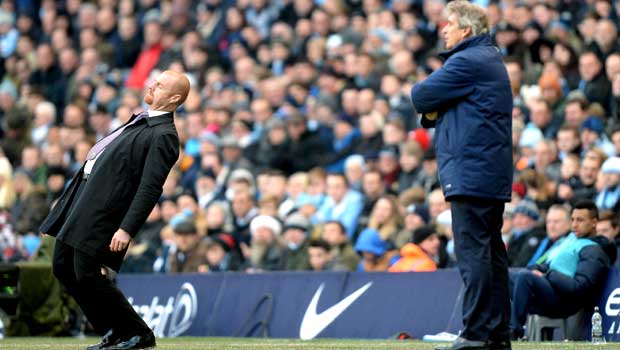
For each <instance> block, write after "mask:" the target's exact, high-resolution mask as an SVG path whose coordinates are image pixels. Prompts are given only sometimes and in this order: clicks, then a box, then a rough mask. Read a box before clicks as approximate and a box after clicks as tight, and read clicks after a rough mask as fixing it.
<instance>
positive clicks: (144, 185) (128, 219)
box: [120, 133, 179, 237]
mask: <svg viewBox="0 0 620 350" xmlns="http://www.w3.org/2000/svg"><path fill="white" fill-rule="evenodd" d="M178 158H179V138H178V137H177V136H176V135H175V134H173V133H167V134H163V135H159V136H157V137H156V138H155V139H154V140H153V141H152V144H151V146H150V147H149V150H148V153H147V155H146V160H145V162H144V171H143V172H142V178H141V179H140V184H139V185H138V190H137V191H136V195H135V197H134V199H133V201H132V202H131V205H130V206H129V209H128V210H127V214H125V218H124V219H123V221H122V222H121V225H120V228H122V229H123V230H125V231H127V232H128V233H129V234H130V235H131V236H132V237H135V235H136V234H137V233H138V230H139V229H140V227H141V226H142V224H144V222H145V221H146V218H147V217H148V216H149V214H150V213H151V210H153V207H154V206H155V204H156V203H157V201H158V200H159V197H160V196H161V193H162V191H163V189H162V186H163V185H164V182H165V181H166V178H167V177H168V173H169V172H170V169H171V168H172V166H173V165H174V163H176V161H177V159H178Z"/></svg>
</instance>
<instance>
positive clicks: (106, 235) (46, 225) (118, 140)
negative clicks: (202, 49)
mask: <svg viewBox="0 0 620 350" xmlns="http://www.w3.org/2000/svg"><path fill="white" fill-rule="evenodd" d="M188 91H189V81H188V80H187V78H186V77H185V76H184V75H183V74H181V73H178V72H175V71H165V72H163V73H162V74H161V75H159V76H158V77H157V79H156V80H155V82H154V83H153V85H151V86H150V87H149V88H148V90H147V92H146V94H145V96H144V102H145V103H146V104H147V105H149V110H148V111H147V112H142V113H140V114H138V115H133V116H132V117H131V119H130V120H129V121H128V122H127V123H126V124H124V125H123V126H121V127H120V128H118V129H117V130H115V131H114V132H112V133H111V134H109V135H108V136H106V137H104V138H103V139H101V140H100V141H99V142H98V143H97V144H95V145H94V146H93V147H92V149H91V150H90V151H89V153H88V160H87V161H86V162H85V164H84V166H83V167H82V168H81V169H80V171H79V172H78V173H77V174H76V176H75V177H74V178H73V180H72V182H71V185H70V186H69V187H68V188H67V189H66V190H65V191H64V193H63V194H62V196H61V197H60V199H59V201H58V203H57V205H56V206H55V207H54V209H53V210H52V211H51V212H50V214H49V216H48V217H47V218H46V219H45V221H44V222H43V225H42V226H41V232H43V233H45V234H49V235H52V236H56V247H55V251H54V259H53V271H54V275H55V276H56V277H57V278H58V280H60V282H61V283H62V284H63V285H64V286H65V287H66V288H67V290H68V292H69V293H70V294H71V295H72V296H73V297H74V298H75V300H76V301H77V303H78V304H79V305H80V307H81V308H82V310H83V311H84V314H86V317H87V318H88V320H89V321H90V323H91V324H92V325H93V327H94V328H95V330H96V331H97V332H98V333H100V334H105V336H104V337H103V339H102V340H101V342H100V343H99V344H96V345H93V346H89V347H88V348H87V349H88V350H95V349H144V348H153V347H155V337H154V335H153V332H151V330H150V329H149V327H148V326H147V325H146V323H144V321H143V320H142V319H141V318H140V316H139V315H138V314H137V313H136V312H135V311H134V310H133V308H132V306H131V305H130V304H129V303H128V302H127V299H125V296H124V295H123V294H122V293H121V291H120V290H119V289H118V288H116V286H114V284H112V282H110V281H109V280H108V279H107V278H106V277H105V276H103V275H102V274H101V268H102V266H107V267H109V268H111V269H113V270H115V271H118V270H119V268H120V266H121V263H122V261H123V256H124V255H125V252H126V250H127V246H128V245H129V242H130V240H131V239H132V237H134V236H135V234H136V233H137V232H138V229H139V228H140V227H141V226H142V224H143V223H144V222H145V220H146V218H147V217H148V216H149V213H150V212H151V210H152V209H153V207H154V206H155V203H156V202H157V200H158V199H159V197H160V195H161V192H162V185H163V183H164V181H165V179H166V177H167V176H168V173H169V171H170V169H171V168H172V166H173V165H174V163H175V162H176V160H177V158H178V156H179V138H178V135H177V131H176V129H175V127H174V123H173V120H174V119H173V113H174V111H175V110H176V108H177V107H178V106H179V105H180V104H182V103H183V102H184V101H185V98H186V97H187V94H188Z"/></svg>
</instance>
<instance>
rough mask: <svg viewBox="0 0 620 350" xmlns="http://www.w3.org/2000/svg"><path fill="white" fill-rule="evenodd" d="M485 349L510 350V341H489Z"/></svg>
mask: <svg viewBox="0 0 620 350" xmlns="http://www.w3.org/2000/svg"><path fill="white" fill-rule="evenodd" d="M487 347H488V348H489V350H512V346H511V345H510V340H502V341H494V340H489V343H488V345H487Z"/></svg>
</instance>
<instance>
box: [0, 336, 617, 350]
mask: <svg viewBox="0 0 620 350" xmlns="http://www.w3.org/2000/svg"><path fill="white" fill-rule="evenodd" d="M98 340H99V339H97V338H86V339H75V338H8V339H2V340H0V350H39V349H50V350H52V349H54V350H55V349H58V350H79V349H84V348H85V347H86V345H91V344H94V343H97V341H98ZM157 345H158V346H157V349H158V350H177V349H179V350H200V349H205V350H216V349H217V350H225V349H230V350H232V349H239V350H246V349H247V350H304V349H306V350H324V349H343V350H345V349H351V350H353V349H355V350H375V349H376V350H390V349H394V350H431V349H433V348H434V347H435V346H436V345H437V344H436V343H424V342H420V341H409V340H403V341H400V340H353V339H319V340H311V341H302V340H297V339H258V338H194V337H179V338H166V339H157ZM513 349H515V350H517V349H522V350H530V349H531V350H572V349H601V350H614V349H618V350H620V343H610V344H604V345H592V344H590V343H579V342H558V343H527V342H524V343H515V344H513Z"/></svg>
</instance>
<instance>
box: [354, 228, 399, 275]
mask: <svg viewBox="0 0 620 350" xmlns="http://www.w3.org/2000/svg"><path fill="white" fill-rule="evenodd" d="M355 251H356V252H357V253H358V254H359V255H360V256H361V257H362V260H361V261H360V262H359V264H358V265H357V271H364V272H385V271H387V270H388V269H389V268H390V266H392V265H394V263H395V262H396V261H397V260H398V250H396V249H391V245H390V244H389V243H388V242H386V241H384V240H382V239H381V236H380V235H379V231H377V230H375V229H374V228H370V227H368V228H365V229H364V230H363V231H362V232H361V233H360V236H359V238H358V239H357V242H356V243H355Z"/></svg>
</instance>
